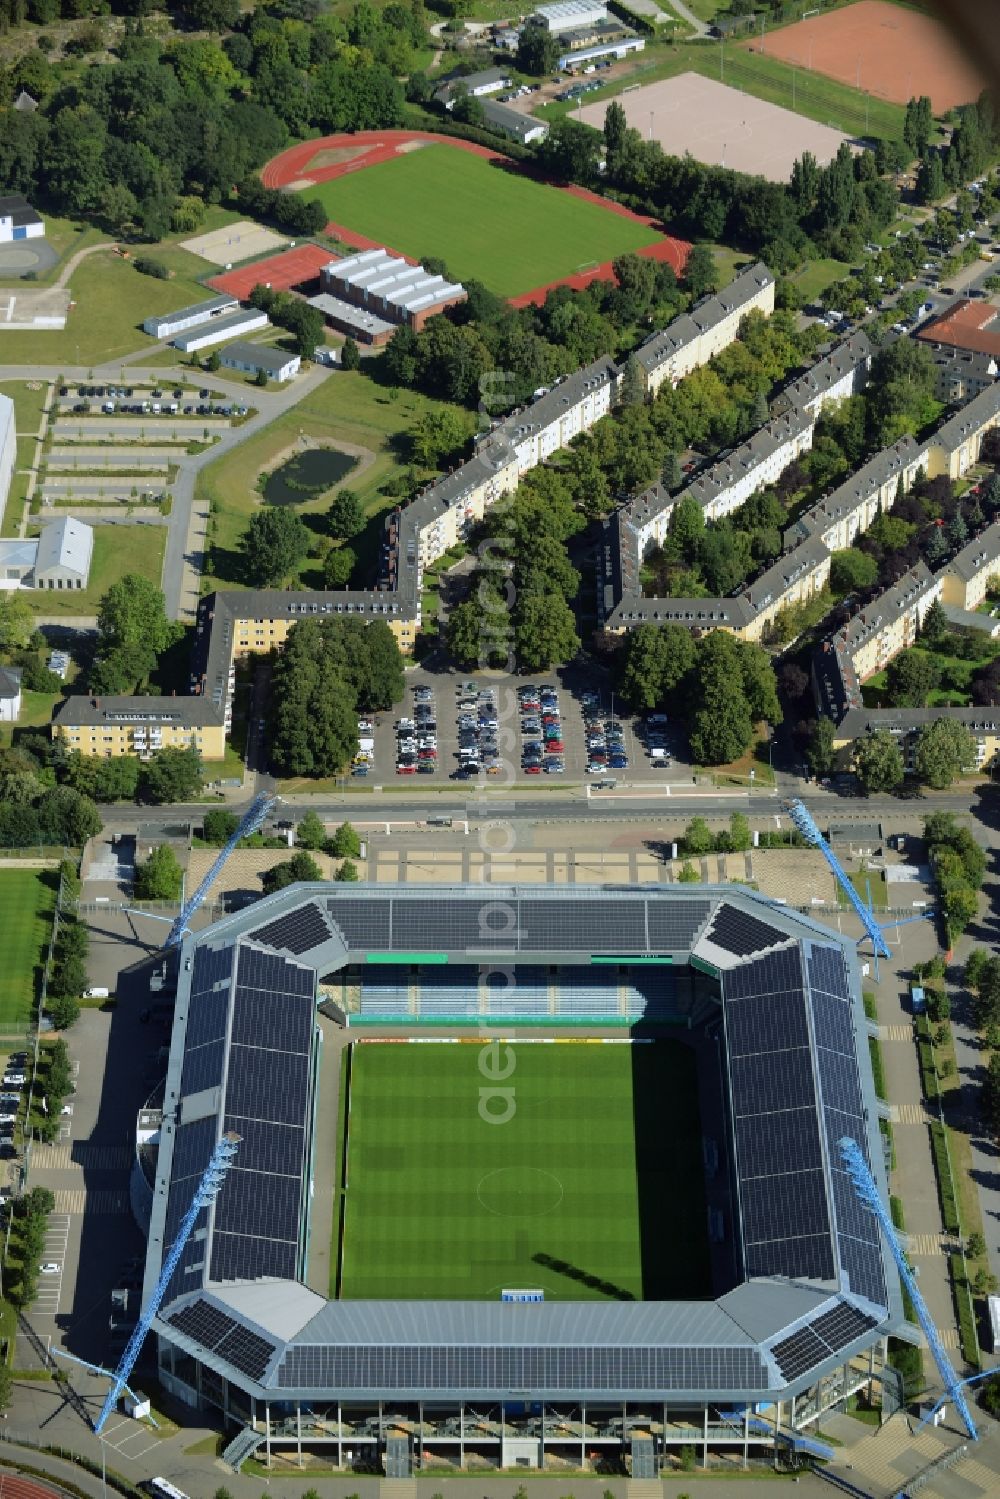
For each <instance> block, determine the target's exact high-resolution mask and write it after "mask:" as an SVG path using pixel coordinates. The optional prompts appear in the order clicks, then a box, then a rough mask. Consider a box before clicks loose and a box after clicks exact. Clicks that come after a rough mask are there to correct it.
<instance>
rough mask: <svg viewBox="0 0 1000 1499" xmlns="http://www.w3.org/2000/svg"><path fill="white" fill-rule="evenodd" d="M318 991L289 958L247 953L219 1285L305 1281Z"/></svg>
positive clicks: (229, 1110)
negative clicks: (299, 1277)
mask: <svg viewBox="0 0 1000 1499" xmlns="http://www.w3.org/2000/svg"><path fill="white" fill-rule="evenodd" d="M314 982H315V981H314V975H313V971H312V969H310V968H306V967H302V966H301V965H299V964H297V963H295V962H294V961H293V960H291V959H289V958H284V957H281V956H279V955H278V954H272V953H264V952H259V951H258V950H257V949H256V948H252V947H241V948H240V949H239V961H238V967H237V970H236V988H235V994H234V998H233V1017H232V1027H231V1040H230V1048H229V1070H228V1074H227V1082H226V1099H225V1113H224V1117H223V1129H225V1130H234V1131H235V1132H236V1134H238V1135H239V1136H240V1137H241V1144H240V1148H239V1151H238V1153H237V1155H236V1159H235V1161H234V1163H233V1165H232V1167H231V1168H230V1170H229V1174H228V1176H227V1177H226V1180H225V1183H224V1184H223V1187H222V1189H221V1191H220V1192H219V1195H218V1198H217V1199H216V1204H215V1216H214V1227H213V1234H212V1259H211V1275H212V1279H213V1280H255V1279H258V1278H259V1277H261V1276H265V1275H266V1276H281V1277H285V1278H292V1277H294V1276H295V1274H296V1273H297V1266H298V1244H299V1221H300V1216H301V1209H302V1202H303V1176H304V1170H305V1161H306V1127H307V1122H308V1118H309V1107H308V1097H309V1083H310V1074H311V1052H312V1045H313V1035H314V1029H315V1002H314Z"/></svg>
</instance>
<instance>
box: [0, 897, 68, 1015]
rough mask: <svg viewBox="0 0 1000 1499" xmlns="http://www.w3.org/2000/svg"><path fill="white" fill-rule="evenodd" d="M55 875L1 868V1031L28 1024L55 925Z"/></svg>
mask: <svg viewBox="0 0 1000 1499" xmlns="http://www.w3.org/2000/svg"><path fill="white" fill-rule="evenodd" d="M53 880H54V875H53V873H52V872H51V871H47V870H41V869H0V920H2V930H3V937H4V961H3V966H2V967H0V1030H8V1031H9V1030H15V1029H17V1028H19V1027H21V1026H25V1025H27V1023H28V1021H29V1019H30V1018H31V1009H32V1005H33V1003H34V999H35V993H36V987H37V982H38V975H39V974H40V972H41V965H42V961H43V958H44V955H45V947H46V944H47V942H48V939H49V932H50V929H51V926H52V911H53V909H54V907H55V889H54V885H53Z"/></svg>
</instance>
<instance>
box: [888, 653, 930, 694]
mask: <svg viewBox="0 0 1000 1499" xmlns="http://www.w3.org/2000/svg"><path fill="white" fill-rule="evenodd" d="M940 681H941V668H940V666H939V665H938V663H937V662H936V661H935V660H934V658H933V656H928V654H927V653H926V651H921V650H917V649H915V648H914V649H910V650H905V651H900V653H899V655H898V656H896V657H894V659H893V660H892V661H890V662H889V665H888V667H887V668H886V673H885V686H886V694H887V696H888V698H889V701H890V703H892V705H893V707H896V708H923V707H924V706H925V705H926V702H927V697H928V694H929V693H931V692H932V691H933V690H934V688H935V687H937V686H938V685H939V683H940Z"/></svg>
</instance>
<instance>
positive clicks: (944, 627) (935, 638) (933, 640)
mask: <svg viewBox="0 0 1000 1499" xmlns="http://www.w3.org/2000/svg"><path fill="white" fill-rule="evenodd" d="M920 638H921V640H922V641H924V643H925V644H926V645H927V646H928V648H929V649H930V650H938V649H940V647H941V646H942V645H944V643H945V641H946V640H947V638H948V616H947V615H946V614H945V612H944V609H943V607H942V605H941V601H940V600H939V599H934V601H933V602H932V604H931V606H930V608H929V609H928V611H927V613H926V614H925V615H924V618H923V622H922V623H921V626H920Z"/></svg>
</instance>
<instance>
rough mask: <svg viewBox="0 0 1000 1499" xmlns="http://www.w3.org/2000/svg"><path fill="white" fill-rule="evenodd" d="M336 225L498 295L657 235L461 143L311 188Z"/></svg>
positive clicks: (527, 288)
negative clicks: (432, 259) (429, 260)
mask: <svg viewBox="0 0 1000 1499" xmlns="http://www.w3.org/2000/svg"><path fill="white" fill-rule="evenodd" d="M305 196H306V197H307V198H318V199H319V201H320V202H321V203H322V204H323V207H324V208H325V209H326V211H327V214H328V215H329V217H330V220H331V222H333V223H335V224H343V225H344V226H345V227H346V228H348V229H353V230H354V231H355V232H356V233H358V234H364V235H366V236H367V237H368V238H369V239H374V240H377V241H378V242H379V243H380V244H384V245H389V246H391V248H392V249H394V250H398V251H401V252H402V253H403V254H404V255H409V256H411V257H412V258H413V259H414V260H422V259H423V258H424V257H425V256H428V255H434V256H438V257H440V258H441V259H442V260H443V261H444V262H445V264H446V265H447V267H448V272H449V274H450V275H452V276H455V277H457V278H458V279H459V280H460V281H469V280H472V279H476V280H479V281H482V282H484V283H485V285H486V286H488V287H489V288H490V290H491V291H493V292H496V293H497V295H498V296H503V297H514V296H517V295H518V294H519V293H520V292H527V291H532V290H533V289H534V288H535V287H536V286H544V285H546V284H547V283H548V282H550V281H557V280H559V279H560V278H561V277H563V276H570V275H572V274H573V272H574V271H578V270H581V269H583V268H584V267H587V266H592V265H595V264H596V265H599V264H601V263H602V262H603V261H606V260H612V259H614V257H615V256H616V255H622V254H624V253H625V252H626V251H627V250H638V249H640V248H641V247H642V246H643V245H651V244H653V243H654V242H655V241H656V240H658V239H659V238H660V237H661V236H660V235H658V234H657V232H656V230H655V229H648V228H646V226H645V225H644V224H640V223H637V222H636V221H635V220H633V219H626V218H622V217H621V215H619V214H616V213H611V212H610V211H609V210H608V209H606V208H601V207H600V206H599V205H598V204H596V203H590V202H587V201H586V200H585V199H583V198H577V197H575V196H574V195H573V194H572V193H568V192H563V191H562V190H561V189H559V188H555V187H548V186H546V185H545V184H544V183H541V182H533V181H532V180H531V179H530V178H528V177H523V176H521V175H519V174H518V173H516V172H512V171H510V170H507V169H505V168H503V167H502V166H494V165H492V164H491V163H490V162H489V161H487V160H486V158H485V157H482V156H473V155H471V154H470V153H469V152H468V151H460V150H455V149H454V148H453V147H452V146H443V145H442V146H436V145H435V146H422V147H421V148H420V150H419V151H411V152H409V153H408V154H406V155H405V156H397V157H394V158H393V159H392V160H391V161H383V162H378V163H377V164H376V165H375V166H371V167H366V168H365V169H364V171H360V172H352V173H349V174H348V175H346V176H344V177H338V178H334V180H333V181H332V182H323V183H319V184H317V185H316V186H315V187H312V188H307V189H306V192H305Z"/></svg>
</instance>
